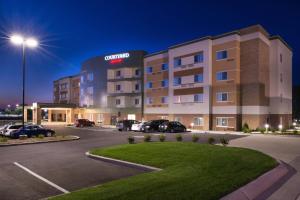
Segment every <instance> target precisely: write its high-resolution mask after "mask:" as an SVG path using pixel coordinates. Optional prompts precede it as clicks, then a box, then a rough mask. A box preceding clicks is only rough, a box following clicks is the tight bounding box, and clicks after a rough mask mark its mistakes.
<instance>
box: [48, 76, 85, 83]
mask: <svg viewBox="0 0 300 200" xmlns="http://www.w3.org/2000/svg"><path fill="white" fill-rule="evenodd" d="M75 77H80V74H75V75H71V76H64V77H61V78H59V79H56V80H54V81H53V82H56V81H60V80H63V79H67V78H75Z"/></svg>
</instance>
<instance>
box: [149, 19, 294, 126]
mask: <svg viewBox="0 0 300 200" xmlns="http://www.w3.org/2000/svg"><path fill="white" fill-rule="evenodd" d="M144 71H145V77H144V84H145V89H144V93H145V98H144V99H145V119H146V120H150V119H158V118H164V119H169V120H176V121H180V122H182V123H183V124H185V125H186V126H188V127H191V128H195V129H202V130H240V129H241V127H242V124H244V123H248V124H249V126H250V128H257V127H264V124H266V123H268V124H270V125H271V126H273V127H275V128H277V127H278V125H279V124H282V125H284V126H288V125H289V124H291V121H292V76H291V75H292V50H291V48H290V47H289V46H288V45H287V44H286V43H285V42H284V40H283V39H281V38H280V37H279V36H270V35H269V33H268V32H267V31H266V30H265V29H264V28H263V27H262V26H260V25H255V26H251V27H247V28H244V29H240V30H237V31H233V32H230V33H225V34H222V35H218V36H213V37H212V36H208V37H203V38H200V39H196V40H193V41H189V42H185V43H182V44H178V45H174V46H171V47H169V48H168V49H167V50H165V51H161V52H157V53H153V54H149V55H146V56H145V59H144Z"/></svg>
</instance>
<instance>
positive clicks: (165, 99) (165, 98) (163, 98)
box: [160, 97, 169, 104]
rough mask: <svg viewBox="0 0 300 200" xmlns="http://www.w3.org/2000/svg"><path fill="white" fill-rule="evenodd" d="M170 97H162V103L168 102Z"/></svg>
mask: <svg viewBox="0 0 300 200" xmlns="http://www.w3.org/2000/svg"><path fill="white" fill-rule="evenodd" d="M168 100H169V98H168V97H161V99H160V101H161V103H162V104H167V103H168Z"/></svg>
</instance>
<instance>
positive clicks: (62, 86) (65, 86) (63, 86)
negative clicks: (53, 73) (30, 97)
mask: <svg viewBox="0 0 300 200" xmlns="http://www.w3.org/2000/svg"><path fill="white" fill-rule="evenodd" d="M67 87H68V84H67V83H63V84H61V85H60V89H61V90H64V89H67Z"/></svg>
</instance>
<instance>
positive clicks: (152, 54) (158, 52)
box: [144, 50, 168, 58]
mask: <svg viewBox="0 0 300 200" xmlns="http://www.w3.org/2000/svg"><path fill="white" fill-rule="evenodd" d="M163 53H168V50H162V51H157V52H154V53H150V54H147V55H145V56H144V58H148V57H151V56H155V55H158V54H163Z"/></svg>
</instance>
